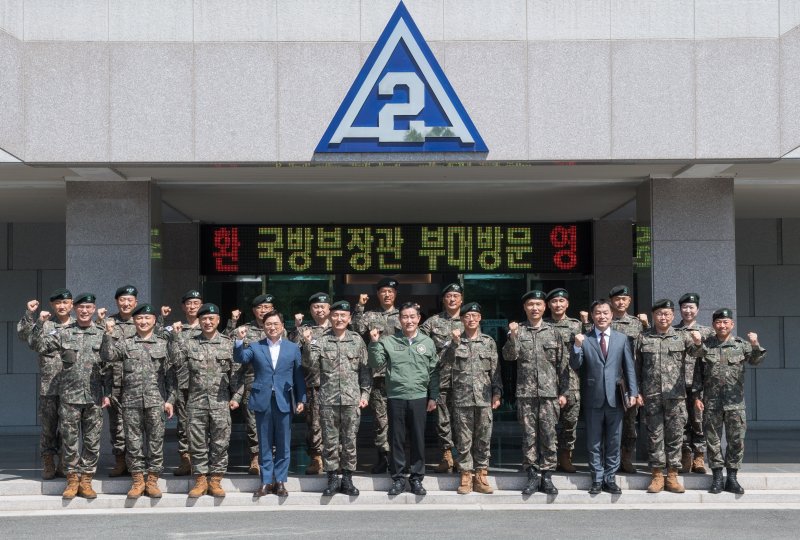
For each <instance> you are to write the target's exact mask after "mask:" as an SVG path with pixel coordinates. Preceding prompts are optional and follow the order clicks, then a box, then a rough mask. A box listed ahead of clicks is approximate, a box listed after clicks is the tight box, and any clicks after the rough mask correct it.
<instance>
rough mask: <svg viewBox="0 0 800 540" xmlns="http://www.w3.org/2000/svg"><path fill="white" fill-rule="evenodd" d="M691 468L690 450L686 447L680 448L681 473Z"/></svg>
mask: <svg viewBox="0 0 800 540" xmlns="http://www.w3.org/2000/svg"><path fill="white" fill-rule="evenodd" d="M691 470H692V451H691V450H689V449H688V448H684V449H683V450H681V474H686V473H688V472H689V471H691Z"/></svg>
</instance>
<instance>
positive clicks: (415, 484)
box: [411, 478, 428, 497]
mask: <svg viewBox="0 0 800 540" xmlns="http://www.w3.org/2000/svg"><path fill="white" fill-rule="evenodd" d="M411 493H413V494H414V495H419V496H420V497H422V496H423V495H426V494H427V493H428V492H427V491H425V488H424V487H422V480H420V479H419V478H414V479H413V480H411Z"/></svg>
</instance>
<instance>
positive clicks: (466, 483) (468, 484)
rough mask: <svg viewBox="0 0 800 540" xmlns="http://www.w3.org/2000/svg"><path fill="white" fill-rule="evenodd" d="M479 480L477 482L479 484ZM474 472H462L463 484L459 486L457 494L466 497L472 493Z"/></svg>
mask: <svg viewBox="0 0 800 540" xmlns="http://www.w3.org/2000/svg"><path fill="white" fill-rule="evenodd" d="M477 480H478V479H477V478H476V479H475V481H476V482H477ZM472 481H473V480H472V471H461V484H459V486H458V489H457V490H456V493H458V494H459V495H466V494H467V493H470V492H471V491H472Z"/></svg>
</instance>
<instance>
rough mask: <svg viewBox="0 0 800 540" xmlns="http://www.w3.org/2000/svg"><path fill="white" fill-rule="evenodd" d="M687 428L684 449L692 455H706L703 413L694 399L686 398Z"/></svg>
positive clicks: (684, 435) (684, 433) (691, 397)
mask: <svg viewBox="0 0 800 540" xmlns="http://www.w3.org/2000/svg"><path fill="white" fill-rule="evenodd" d="M686 413H687V419H686V428H685V429H684V431H683V448H684V449H686V450H689V451H690V452H691V453H692V454H705V452H706V434H705V431H703V413H702V411H698V410H697V408H695V406H694V397H693V396H689V397H687V398H686Z"/></svg>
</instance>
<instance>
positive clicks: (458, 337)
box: [450, 328, 461, 345]
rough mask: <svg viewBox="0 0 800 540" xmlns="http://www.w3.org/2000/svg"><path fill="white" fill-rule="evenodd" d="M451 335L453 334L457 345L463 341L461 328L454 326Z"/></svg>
mask: <svg viewBox="0 0 800 540" xmlns="http://www.w3.org/2000/svg"><path fill="white" fill-rule="evenodd" d="M450 335H452V336H453V343H455V344H456V345H458V344H459V343H461V330H459V329H458V328H453V331H452V332H450Z"/></svg>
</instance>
